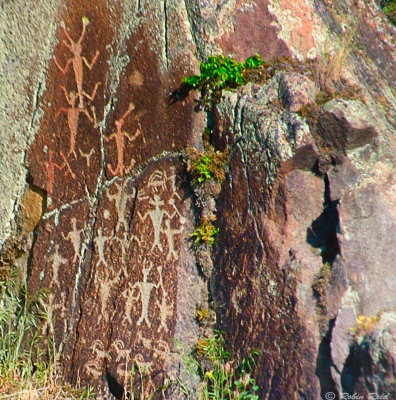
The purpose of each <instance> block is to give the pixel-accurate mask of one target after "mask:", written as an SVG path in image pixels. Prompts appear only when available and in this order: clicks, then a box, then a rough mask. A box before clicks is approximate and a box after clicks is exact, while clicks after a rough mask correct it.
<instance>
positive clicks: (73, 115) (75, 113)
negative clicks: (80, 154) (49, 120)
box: [56, 86, 97, 157]
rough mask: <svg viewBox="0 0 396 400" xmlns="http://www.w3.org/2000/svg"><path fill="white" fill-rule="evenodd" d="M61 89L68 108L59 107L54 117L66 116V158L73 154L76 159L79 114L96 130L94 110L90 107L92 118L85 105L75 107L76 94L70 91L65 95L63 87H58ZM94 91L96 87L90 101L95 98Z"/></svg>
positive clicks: (65, 91)
mask: <svg viewBox="0 0 396 400" xmlns="http://www.w3.org/2000/svg"><path fill="white" fill-rule="evenodd" d="M60 88H61V89H62V91H63V93H64V95H65V98H66V101H67V103H68V104H69V107H67V108H66V107H61V108H60V109H59V110H58V112H57V113H56V117H57V118H58V117H59V115H60V114H62V113H64V114H66V115H67V124H68V127H69V133H70V148H69V152H68V153H67V156H69V155H70V154H73V155H74V156H75V157H77V153H76V150H75V147H76V140H77V130H78V121H79V117H80V114H84V115H85V116H86V117H87V118H88V120H89V121H90V122H91V123H92V124H93V125H94V127H95V128H96V126H97V122H96V113H95V108H94V107H93V106H92V107H91V112H92V116H91V115H90V114H89V112H88V110H87V107H86V105H85V104H83V106H82V107H81V106H80V105H79V106H78V107H76V104H75V103H76V100H77V99H78V97H79V95H78V93H76V92H73V91H71V92H70V93H67V90H66V88H65V87H64V86H60ZM96 89H97V87H96V86H95V89H94V91H93V93H92V96H91V97H90V98H92V100H93V99H94V98H95V95H96Z"/></svg>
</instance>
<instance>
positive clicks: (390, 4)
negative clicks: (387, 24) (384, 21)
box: [383, 0, 396, 26]
mask: <svg viewBox="0 0 396 400" xmlns="http://www.w3.org/2000/svg"><path fill="white" fill-rule="evenodd" d="M383 11H384V13H385V15H386V16H387V17H388V18H389V20H390V21H391V22H392V24H393V25H395V26H396V0H388V1H387V2H386V4H385V6H384V7H383Z"/></svg>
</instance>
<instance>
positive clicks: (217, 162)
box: [186, 144, 228, 184]
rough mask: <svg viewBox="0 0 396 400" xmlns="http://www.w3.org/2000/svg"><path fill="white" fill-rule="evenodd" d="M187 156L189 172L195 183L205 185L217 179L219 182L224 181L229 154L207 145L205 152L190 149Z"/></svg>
mask: <svg viewBox="0 0 396 400" xmlns="http://www.w3.org/2000/svg"><path fill="white" fill-rule="evenodd" d="M186 156H187V157H186V158H187V171H188V172H189V173H190V174H191V177H192V178H193V181H194V182H195V183H198V184H199V183H203V182H205V181H207V180H209V179H215V180H216V181H218V182H222V181H223V179H224V177H225V174H224V166H225V164H226V162H227V159H228V152H223V153H222V152H220V151H215V149H214V148H213V147H212V146H211V145H209V144H207V148H206V151H205V152H203V151H200V150H198V149H196V148H194V147H188V148H187V150H186Z"/></svg>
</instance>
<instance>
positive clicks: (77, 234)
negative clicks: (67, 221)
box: [62, 217, 84, 263]
mask: <svg viewBox="0 0 396 400" xmlns="http://www.w3.org/2000/svg"><path fill="white" fill-rule="evenodd" d="M71 221H72V227H73V230H72V231H70V232H69V233H68V234H67V235H65V234H64V233H63V232H62V237H63V239H65V240H70V242H71V243H72V246H73V250H74V256H73V262H74V263H75V262H76V261H77V258H80V247H81V234H82V235H84V230H83V229H77V219H76V218H75V217H73V218H72V219H71Z"/></svg>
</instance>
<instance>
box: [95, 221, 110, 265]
mask: <svg viewBox="0 0 396 400" xmlns="http://www.w3.org/2000/svg"><path fill="white" fill-rule="evenodd" d="M106 239H108V237H107V236H104V235H103V234H102V228H99V229H98V232H97V234H96V236H95V239H94V243H95V247H96V249H97V252H98V253H97V254H98V256H99V261H98V263H97V265H98V264H99V263H100V262H101V263H103V265H104V266H106V265H107V262H106V258H105V255H104V249H105V245H106Z"/></svg>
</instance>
